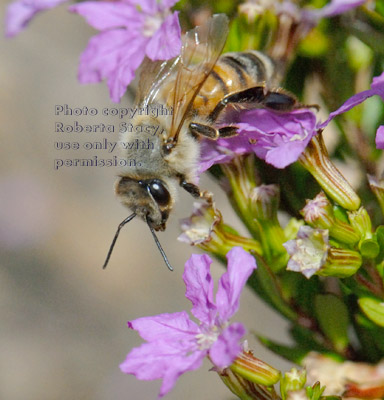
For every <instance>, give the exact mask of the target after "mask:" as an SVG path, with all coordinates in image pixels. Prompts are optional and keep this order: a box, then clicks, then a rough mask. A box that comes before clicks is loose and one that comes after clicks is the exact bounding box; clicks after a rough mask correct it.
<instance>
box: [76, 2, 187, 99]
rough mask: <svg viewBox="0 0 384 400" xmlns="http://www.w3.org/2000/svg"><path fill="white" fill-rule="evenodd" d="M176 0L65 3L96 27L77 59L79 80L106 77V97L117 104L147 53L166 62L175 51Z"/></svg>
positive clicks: (177, 33)
mask: <svg viewBox="0 0 384 400" xmlns="http://www.w3.org/2000/svg"><path fill="white" fill-rule="evenodd" d="M176 2H177V0H160V1H156V0H144V1H139V0H122V1H116V2H103V1H100V2H99V1H98V2H95V1H87V2H84V3H80V4H76V5H73V6H71V7H70V10H71V11H73V12H76V13H78V14H80V15H82V16H83V17H85V18H86V20H87V22H88V23H89V24H90V25H91V26H93V27H94V28H96V29H98V30H100V31H102V32H101V33H99V34H98V35H96V36H94V37H93V38H91V40H90V41H89V43H88V46H87V48H86V49H85V51H84V52H83V54H82V55H81V58H80V66H79V81H80V82H81V83H95V82H100V81H101V80H103V79H107V84H108V87H109V91H110V96H111V99H112V100H113V101H114V102H119V101H120V99H121V97H122V96H123V94H124V93H125V90H126V88H127V86H128V84H129V83H130V82H131V81H132V79H133V78H134V77H135V70H136V69H137V68H138V67H139V65H140V64H141V63H142V61H143V60H144V57H145V56H147V57H149V58H150V59H151V60H153V61H155V60H167V59H170V58H172V57H175V56H177V55H178V54H179V53H180V49H181V30H180V25H179V19H178V13H177V12H174V13H173V14H171V12H170V10H169V8H170V7H172V6H173V5H174V4H175V3H176Z"/></svg>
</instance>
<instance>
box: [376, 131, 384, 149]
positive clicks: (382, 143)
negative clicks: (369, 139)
mask: <svg viewBox="0 0 384 400" xmlns="http://www.w3.org/2000/svg"><path fill="white" fill-rule="evenodd" d="M376 147H377V148H378V149H381V150H384V125H381V126H379V128H378V130H377V132H376Z"/></svg>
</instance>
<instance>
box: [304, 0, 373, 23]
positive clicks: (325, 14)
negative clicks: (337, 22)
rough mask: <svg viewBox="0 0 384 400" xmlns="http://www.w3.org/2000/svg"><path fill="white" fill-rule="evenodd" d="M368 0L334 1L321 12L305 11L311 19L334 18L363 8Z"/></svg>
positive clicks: (320, 10)
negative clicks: (354, 9)
mask: <svg viewBox="0 0 384 400" xmlns="http://www.w3.org/2000/svg"><path fill="white" fill-rule="evenodd" d="M366 1H367V0H332V1H331V2H330V3H329V4H327V5H326V6H325V7H323V8H321V9H319V10H305V15H306V16H307V17H309V18H311V19H314V20H317V19H320V18H329V17H334V16H335V15H339V14H343V13H345V12H347V11H349V10H351V9H352V8H355V7H358V6H361V5H362V4H364V3H365V2H366Z"/></svg>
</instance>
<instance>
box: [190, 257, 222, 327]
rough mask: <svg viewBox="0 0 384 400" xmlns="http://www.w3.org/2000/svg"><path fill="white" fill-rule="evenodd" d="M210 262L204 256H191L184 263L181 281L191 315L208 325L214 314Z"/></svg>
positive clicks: (208, 258)
mask: <svg viewBox="0 0 384 400" xmlns="http://www.w3.org/2000/svg"><path fill="white" fill-rule="evenodd" d="M211 264H212V260H211V259H210V257H208V256H207V255H206V254H202V255H198V254H192V256H191V258H190V259H189V260H188V261H187V262H186V264H185V269H184V274H183V279H184V283H185V286H186V292H185V296H186V297H187V299H189V300H190V301H191V303H192V305H193V308H192V310H191V312H192V314H193V315H194V316H195V317H196V318H198V319H199V320H200V321H201V322H204V323H206V324H208V325H210V324H211V322H212V321H213V318H214V315H215V314H216V306H215V304H214V302H213V280H212V276H211V273H210V271H209V269H210V266H211Z"/></svg>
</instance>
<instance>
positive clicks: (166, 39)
mask: <svg viewBox="0 0 384 400" xmlns="http://www.w3.org/2000/svg"><path fill="white" fill-rule="evenodd" d="M145 51H146V54H147V56H148V57H149V58H150V59H151V60H152V61H156V60H169V59H170V58H173V57H176V56H177V55H179V54H180V51H181V28H180V24H179V16H178V12H175V13H173V14H172V15H169V16H168V17H167V18H166V19H165V21H164V22H163V23H162V25H161V27H160V29H159V30H158V31H157V32H156V33H155V34H154V35H153V36H152V38H151V39H150V40H149V42H148V44H147V47H146V49H145Z"/></svg>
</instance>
